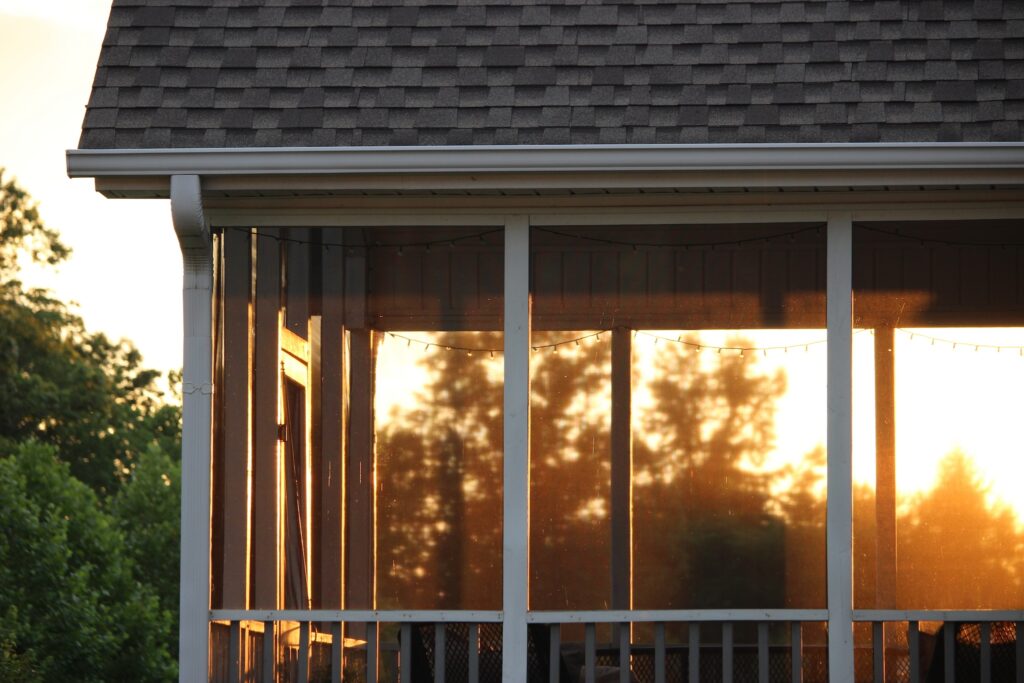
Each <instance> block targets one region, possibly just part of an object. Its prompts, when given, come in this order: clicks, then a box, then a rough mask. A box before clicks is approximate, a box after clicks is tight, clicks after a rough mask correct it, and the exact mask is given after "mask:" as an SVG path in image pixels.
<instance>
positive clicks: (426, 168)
mask: <svg viewBox="0 0 1024 683" xmlns="http://www.w3.org/2000/svg"><path fill="white" fill-rule="evenodd" d="M67 167H68V175H69V176H70V177H72V178H97V177H118V176H121V177H124V176H170V175H186V174H187V175H199V176H225V175H232V176H238V175H242V176H244V175H298V174H302V175H317V174H368V175H374V174H381V175H383V174H430V175H437V174H457V173H500V174H509V173H512V174H519V173H523V174H528V173H580V172H595V173H598V172H599V173H619V172H635V171H641V172H642V171H647V172H651V171H657V172H693V171H717V170H745V171H796V170H822V171H826V170H896V169H904V170H922V171H941V170H950V169H1024V143H1019V142H1005V143H998V142H997V143H863V144H861V143H849V144H800V145H792V144H765V145H557V146H556V145H522V146H478V147H476V146H461V147H281V148H238V149H219V148H215V149H151V150H136V149H132V150H117V149H106V150H83V149H76V150H69V151H68V152H67Z"/></svg>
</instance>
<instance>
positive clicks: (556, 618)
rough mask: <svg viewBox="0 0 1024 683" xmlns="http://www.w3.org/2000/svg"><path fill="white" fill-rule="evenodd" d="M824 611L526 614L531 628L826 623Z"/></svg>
mask: <svg viewBox="0 0 1024 683" xmlns="http://www.w3.org/2000/svg"><path fill="white" fill-rule="evenodd" d="M827 619H828V610H824V609H681V610H679V609H653V610H584V611H571V612H563V611H560V612H528V613H527V615H526V620H527V621H528V622H529V623H532V624H578V623H594V624H617V623H627V622H632V623H638V622H662V621H681V622H694V621H703V622H709V621H711V622H714V621H752V622H757V621H826V620H827Z"/></svg>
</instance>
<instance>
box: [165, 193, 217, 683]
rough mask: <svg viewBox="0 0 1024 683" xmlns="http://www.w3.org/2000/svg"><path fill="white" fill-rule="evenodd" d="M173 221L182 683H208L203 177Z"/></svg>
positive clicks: (207, 303) (207, 246)
mask: <svg viewBox="0 0 1024 683" xmlns="http://www.w3.org/2000/svg"><path fill="white" fill-rule="evenodd" d="M171 217H172V219H173V222H174V231H175V232H176V233H177V235H178V242H179V243H180V245H181V255H182V262H183V265H184V276H185V277H184V287H183V289H184V292H183V295H184V318H185V321H184V322H185V348H184V358H183V360H184V369H183V382H182V439H181V444H182V445H181V479H182V481H181V593H180V601H181V602H180V608H181V617H180V626H179V631H178V662H179V664H178V666H179V670H178V680H179V681H181V683H195V682H196V681H205V680H207V675H208V657H209V634H210V627H209V616H210V427H211V397H212V394H213V387H212V380H211V366H212V353H211V347H212V337H211V333H212V324H211V312H212V308H211V304H212V292H213V254H212V249H211V243H210V233H209V230H208V229H207V227H206V221H205V219H204V217H203V203H202V190H201V188H200V183H199V176H196V175H176V176H171Z"/></svg>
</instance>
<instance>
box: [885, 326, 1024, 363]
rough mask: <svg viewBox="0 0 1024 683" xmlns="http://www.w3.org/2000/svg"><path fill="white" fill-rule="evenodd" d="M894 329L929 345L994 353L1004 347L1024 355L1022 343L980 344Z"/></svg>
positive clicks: (1001, 350) (999, 351)
mask: <svg viewBox="0 0 1024 683" xmlns="http://www.w3.org/2000/svg"><path fill="white" fill-rule="evenodd" d="M895 329H896V331H897V332H901V333H903V334H905V335H907V336H908V337H909V338H910V340H911V341H914V340H925V341H927V342H928V344H929V345H930V346H942V345H948V346H949V347H950V348H951V349H952V350H956V349H958V348H962V347H966V348H971V347H974V351H975V352H979V351H983V350H990V349H992V350H995V352H996V353H1002V352H1003V349H1006V350H1008V351H1009V350H1016V351H1017V352H1018V354H1019V355H1021V356H1024V345H1022V346H1013V345H1009V344H981V343H978V342H972V341H962V340H959V339H944V338H942V337H935V336H932V335H930V334H924V333H922V332H920V331H917V332H911V331H910V330H907V329H903V328H899V327H897V328H895Z"/></svg>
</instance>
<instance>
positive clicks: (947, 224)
mask: <svg viewBox="0 0 1024 683" xmlns="http://www.w3.org/2000/svg"><path fill="white" fill-rule="evenodd" d="M853 240H854V243H853V290H854V297H855V301H854V324H855V326H857V327H943V326H949V327H971V326H977V327H983V326H1017V325H1022V324H1024V277H1022V273H1024V247H1021V246H1015V245H1020V244H1024V223H1022V222H1020V221H976V222H964V221H942V222H930V223H909V224H901V223H866V224H860V225H855V226H854V233H853ZM971 243H973V244H971ZM985 245H988V246H985Z"/></svg>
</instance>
